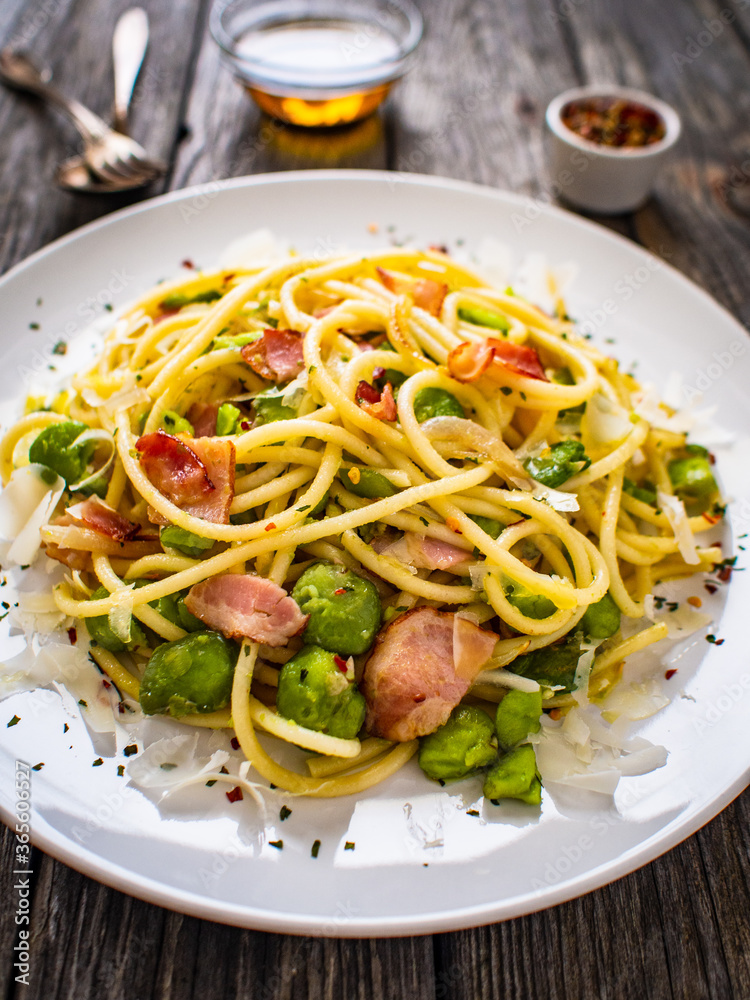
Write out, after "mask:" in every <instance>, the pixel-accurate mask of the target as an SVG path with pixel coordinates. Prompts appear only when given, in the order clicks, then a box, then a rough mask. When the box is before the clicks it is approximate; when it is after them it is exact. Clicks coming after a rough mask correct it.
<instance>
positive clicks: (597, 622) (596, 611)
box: [578, 594, 622, 639]
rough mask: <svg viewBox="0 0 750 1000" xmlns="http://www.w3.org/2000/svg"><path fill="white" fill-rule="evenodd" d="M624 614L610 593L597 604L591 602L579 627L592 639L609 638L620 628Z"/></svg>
mask: <svg viewBox="0 0 750 1000" xmlns="http://www.w3.org/2000/svg"><path fill="white" fill-rule="evenodd" d="M621 618H622V615H621V613H620V609H619V608H618V606H617V605H616V604H615V602H614V600H613V598H612V597H611V595H610V594H605V595H604V597H602V599H601V600H600V601H597V602H596V604H589V606H588V608H586V612H585V614H584V616H583V618H581V620H580V622H579V625H578V627H579V628H582V629H583V631H584V632H585V633H586V635H587V636H589V638H591V639H609V637H610V636H611V635H614V634H615V632H617V631H618V630H619V628H620V621H621Z"/></svg>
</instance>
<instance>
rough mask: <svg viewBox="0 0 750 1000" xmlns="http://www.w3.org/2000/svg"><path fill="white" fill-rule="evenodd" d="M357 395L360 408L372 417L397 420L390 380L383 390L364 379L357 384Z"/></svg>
mask: <svg viewBox="0 0 750 1000" xmlns="http://www.w3.org/2000/svg"><path fill="white" fill-rule="evenodd" d="M355 397H356V400H357V405H358V406H359V407H360V409H362V410H364V411H365V413H369V414H370V416H371V417H376V418H377V419H378V420H395V419H396V417H397V416H398V411H397V409H396V400H395V399H394V398H393V388H392V386H391V383H390V382H386V383H385V388H384V389H383V390H382V392H381V391H380V389H376V388H375V386H374V385H370V383H369V382H365V381H364V380H363V381H361V382H360V383H359V384H358V385H357V391H356V393H355Z"/></svg>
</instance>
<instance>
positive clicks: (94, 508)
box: [67, 497, 141, 542]
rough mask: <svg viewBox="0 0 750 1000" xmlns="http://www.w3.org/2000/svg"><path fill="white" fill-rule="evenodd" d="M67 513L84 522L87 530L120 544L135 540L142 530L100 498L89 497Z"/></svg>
mask: <svg viewBox="0 0 750 1000" xmlns="http://www.w3.org/2000/svg"><path fill="white" fill-rule="evenodd" d="M67 513H68V514H69V515H70V516H71V517H72V518H74V519H75V520H76V521H82V522H83V523H84V524H85V526H86V527H87V528H91V529H92V530H94V531H98V532H99V533H100V534H102V535H107V536H108V537H109V538H115V539H117V540H118V541H120V542H125V541H128V540H129V539H131V538H135V536H136V535H137V534H138V532H139V531H140V528H141V526H140V524H136V523H135V522H134V521H129V520H128V519H127V518H126V517H123V516H122V514H119V513H118V512H117V511H116V510H115V509H114V508H113V507H110V506H108V505H107V504H106V503H104V501H102V500H100V499H99V497H89V498H88V499H87V500H83V501H82V502H81V503H77V504H74V505H73V506H72V507H68V510H67Z"/></svg>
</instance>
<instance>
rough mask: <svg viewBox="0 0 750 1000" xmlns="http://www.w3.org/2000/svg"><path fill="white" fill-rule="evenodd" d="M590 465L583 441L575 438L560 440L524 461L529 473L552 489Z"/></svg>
mask: <svg viewBox="0 0 750 1000" xmlns="http://www.w3.org/2000/svg"><path fill="white" fill-rule="evenodd" d="M581 463H583V465H581ZM590 465H591V459H590V458H589V457H588V455H587V454H586V452H585V449H584V447H583V443H582V442H581V441H576V440H575V439H574V438H569V439H568V440H567V441H560V443H559V444H554V445H552V447H551V448H549V449H547V450H546V451H544V452H542V454H541V455H538V456H537V457H536V458H527V459H526V461H525V462H524V468H525V469H526V471H527V472H528V473H529V475H530V476H532V477H533V478H534V479H536V481H537V482H538V483H541V484H542V485H543V486H549V487H550V488H551V489H556V488H557V487H558V486H562V484H563V483H564V482H566V481H567V480H568V479H570V478H571V477H572V476H574V475H575V474H576V473H577V472H581V471H582V470H583V469H587V468H588V467H589V466H590Z"/></svg>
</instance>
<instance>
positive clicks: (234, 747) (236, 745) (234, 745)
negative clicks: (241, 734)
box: [229, 736, 240, 750]
mask: <svg viewBox="0 0 750 1000" xmlns="http://www.w3.org/2000/svg"><path fill="white" fill-rule="evenodd" d="M229 742H230V743H231V745H232V750H239V748H240V741H239V740H238V739H237V737H236V736H233V737H232V738H231V740H230V741H229Z"/></svg>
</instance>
